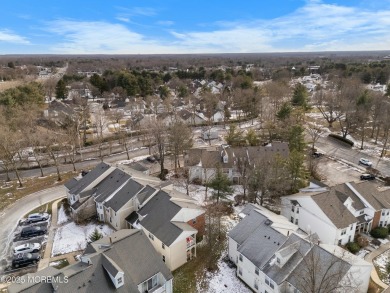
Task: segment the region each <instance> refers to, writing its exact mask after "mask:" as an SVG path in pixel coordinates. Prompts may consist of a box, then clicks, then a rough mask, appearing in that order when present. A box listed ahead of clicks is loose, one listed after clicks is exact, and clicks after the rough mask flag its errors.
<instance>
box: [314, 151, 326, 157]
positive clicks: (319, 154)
mask: <svg viewBox="0 0 390 293" xmlns="http://www.w3.org/2000/svg"><path fill="white" fill-rule="evenodd" d="M311 155H312V157H313V158H319V157H322V156H323V155H324V154H323V153H320V152H313V153H312V154H311Z"/></svg>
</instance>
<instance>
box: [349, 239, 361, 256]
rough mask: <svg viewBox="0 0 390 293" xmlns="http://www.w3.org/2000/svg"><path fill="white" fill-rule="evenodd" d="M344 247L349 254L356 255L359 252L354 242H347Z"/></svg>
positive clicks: (357, 245)
mask: <svg viewBox="0 0 390 293" xmlns="http://www.w3.org/2000/svg"><path fill="white" fill-rule="evenodd" d="M346 247H347V249H348V250H349V252H351V253H353V254H355V253H357V252H358V251H359V250H360V246H359V244H357V243H356V242H348V243H347V245H346Z"/></svg>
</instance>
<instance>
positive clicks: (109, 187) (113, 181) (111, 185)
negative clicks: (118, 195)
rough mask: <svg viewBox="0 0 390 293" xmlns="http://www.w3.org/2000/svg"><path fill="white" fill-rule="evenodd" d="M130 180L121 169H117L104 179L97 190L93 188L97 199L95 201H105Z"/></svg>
mask: <svg viewBox="0 0 390 293" xmlns="http://www.w3.org/2000/svg"><path fill="white" fill-rule="evenodd" d="M129 179H130V175H129V174H127V173H125V172H123V171H122V170H120V169H115V170H114V171H112V172H111V173H110V174H109V175H108V176H107V177H106V178H104V179H103V180H102V181H101V182H100V183H99V184H98V185H97V186H96V187H95V188H93V196H94V197H95V201H96V202H103V201H105V200H106V199H107V198H109V197H110V196H111V195H112V194H113V193H114V192H115V191H116V190H118V188H120V187H121V186H122V185H123V184H125V183H126V181H128V180H129Z"/></svg>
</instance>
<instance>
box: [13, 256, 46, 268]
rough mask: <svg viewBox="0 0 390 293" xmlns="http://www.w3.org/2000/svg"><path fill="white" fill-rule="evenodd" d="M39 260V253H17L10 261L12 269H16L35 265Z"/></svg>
mask: <svg viewBox="0 0 390 293" xmlns="http://www.w3.org/2000/svg"><path fill="white" fill-rule="evenodd" d="M40 259H41V256H40V255H39V253H29V252H28V253H19V254H17V255H16V256H15V257H14V258H13V259H12V267H14V268H18V267H22V266H28V265H31V264H34V265H35V264H36V263H37V262H39V260H40Z"/></svg>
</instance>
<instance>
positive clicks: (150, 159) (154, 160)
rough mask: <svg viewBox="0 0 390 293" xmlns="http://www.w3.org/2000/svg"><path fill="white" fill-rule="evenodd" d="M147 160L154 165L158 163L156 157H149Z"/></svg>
mask: <svg viewBox="0 0 390 293" xmlns="http://www.w3.org/2000/svg"><path fill="white" fill-rule="evenodd" d="M146 160H147V161H148V162H150V163H154V162H156V158H155V157H153V156H149V157H147V158H146Z"/></svg>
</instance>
